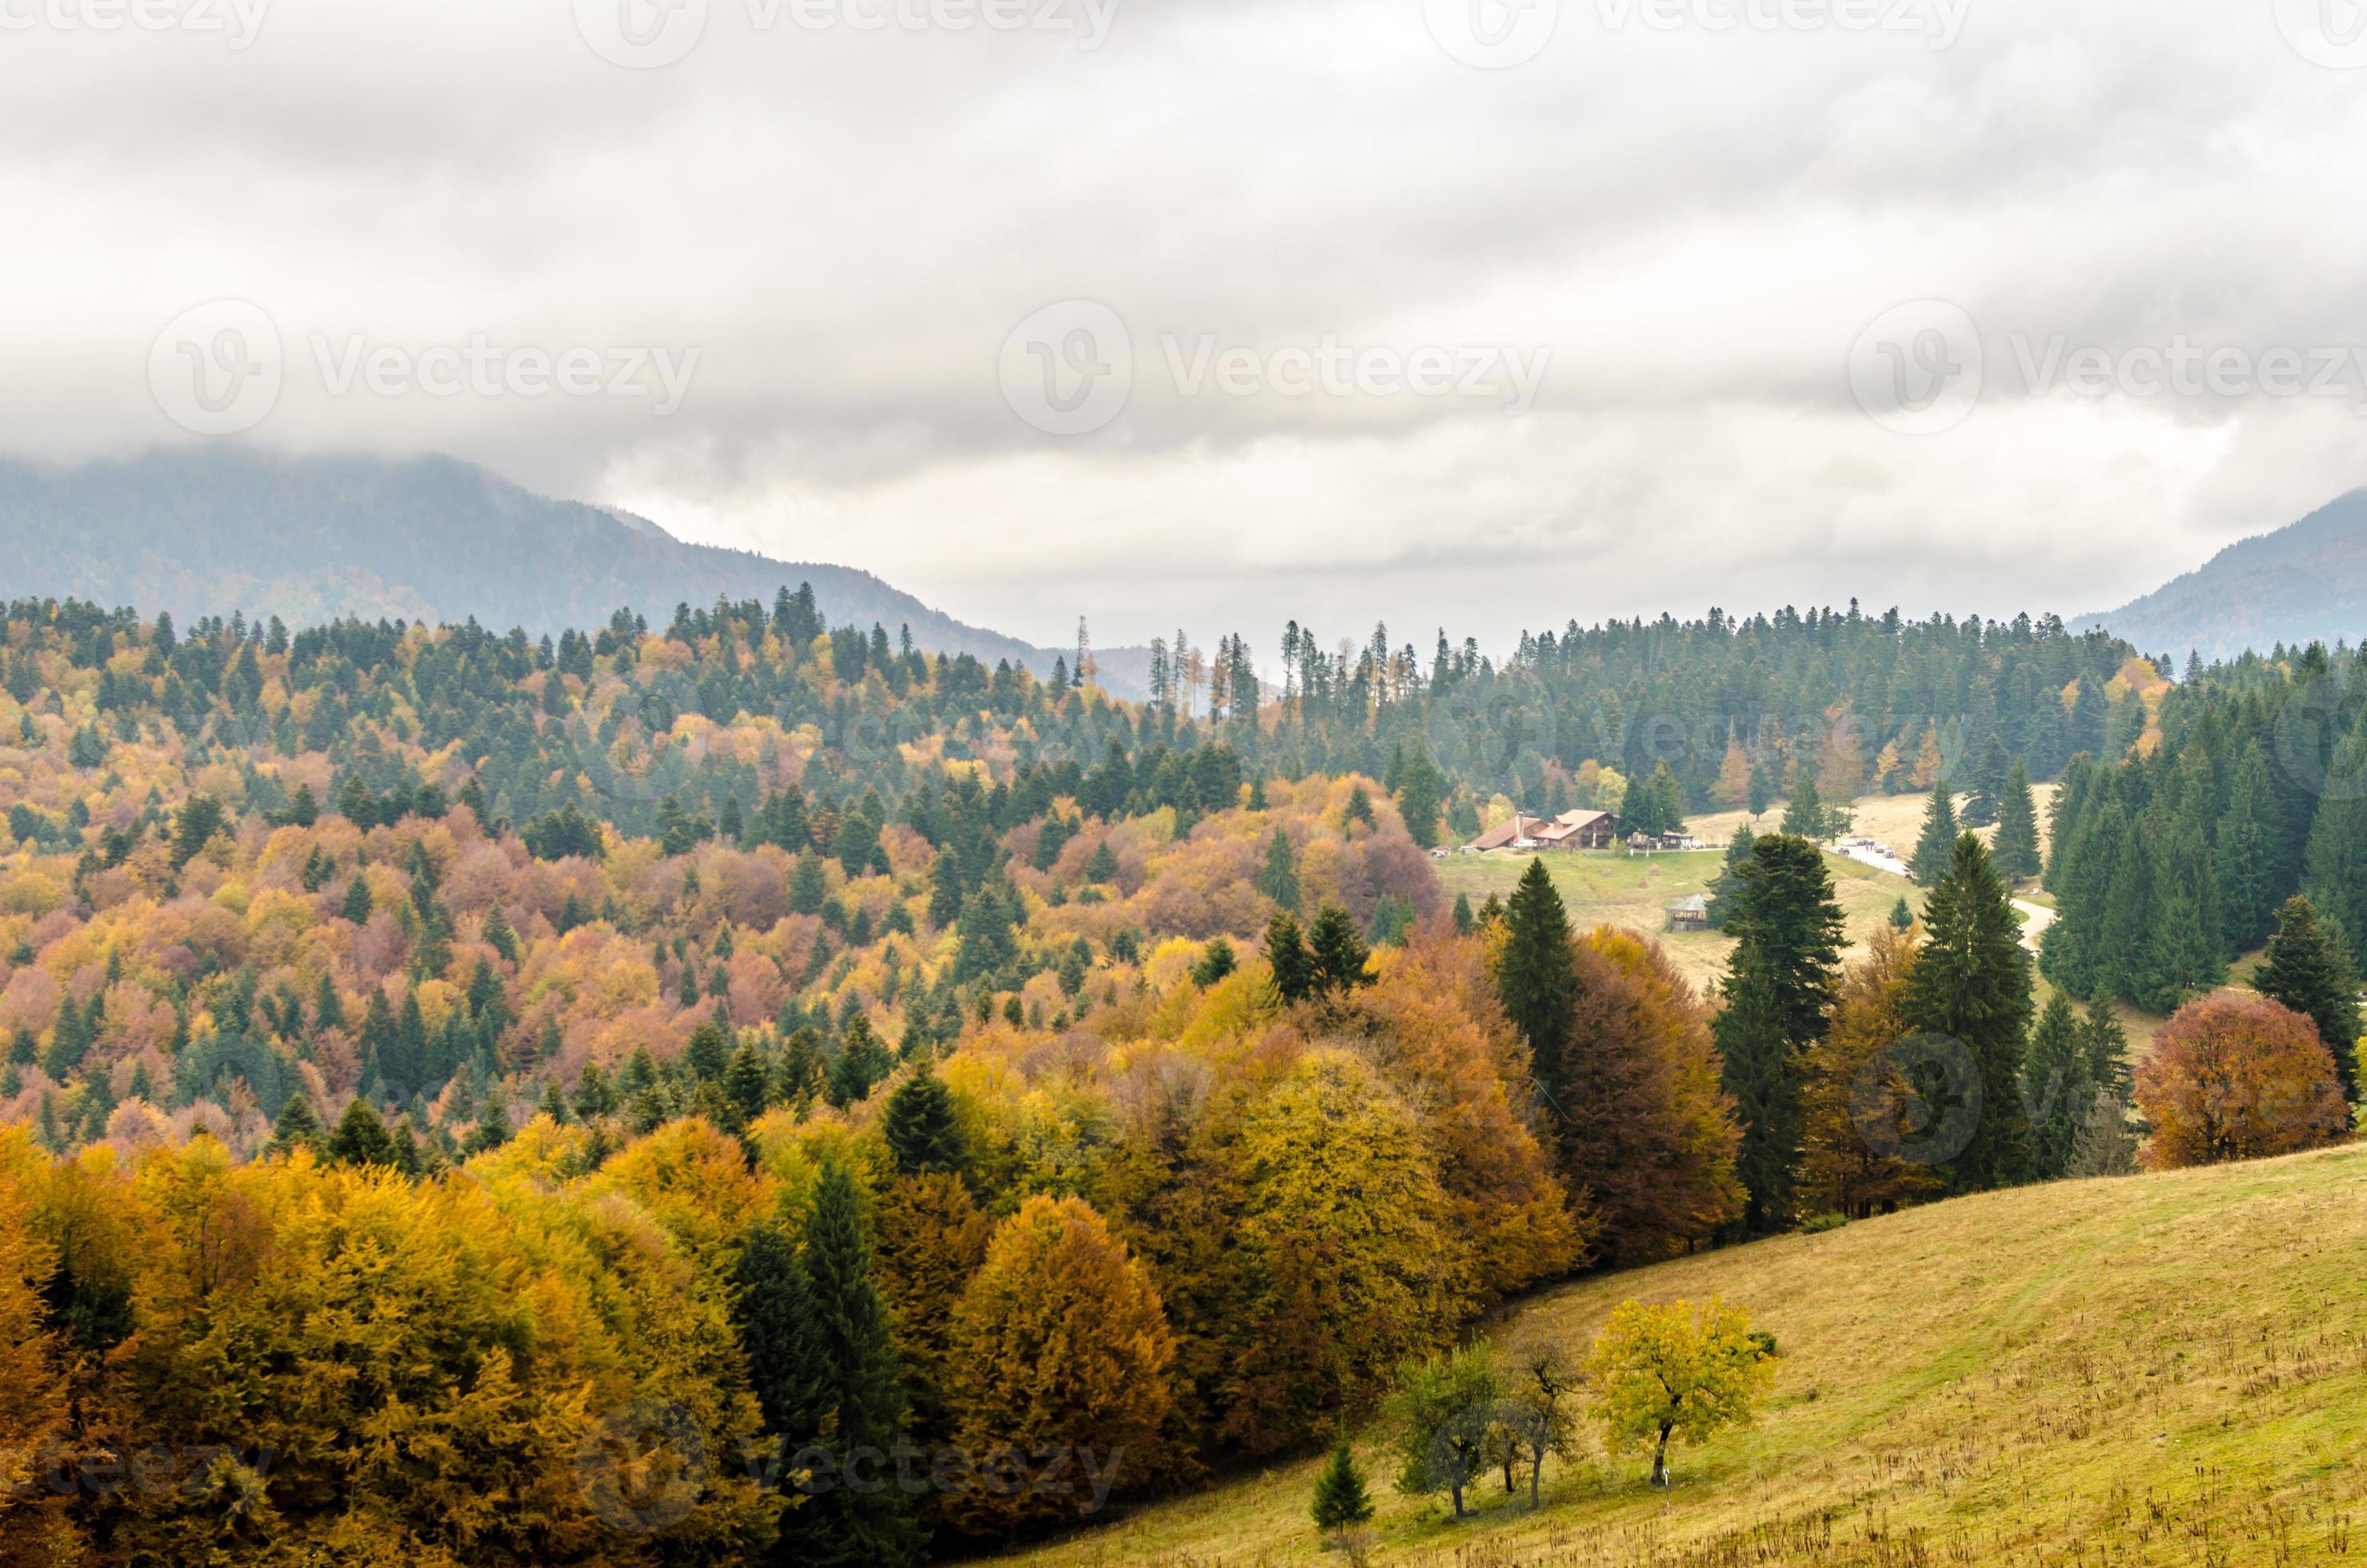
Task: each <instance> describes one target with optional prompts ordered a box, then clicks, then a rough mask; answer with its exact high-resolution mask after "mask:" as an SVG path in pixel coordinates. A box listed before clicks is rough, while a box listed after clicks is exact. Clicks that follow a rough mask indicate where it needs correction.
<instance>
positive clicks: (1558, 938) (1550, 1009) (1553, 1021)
mask: <svg viewBox="0 0 2367 1568" xmlns="http://www.w3.org/2000/svg"><path fill="white" fill-rule="evenodd" d="M1504 922H1505V935H1504V951H1503V957H1502V958H1501V960H1500V961H1499V962H1498V965H1497V969H1496V987H1497V991H1498V994H1500V995H1501V997H1502V998H1503V1003H1504V1013H1505V1016H1506V1017H1510V1018H1511V1019H1512V1027H1513V1028H1517V1029H1519V1030H1520V1031H1521V1038H1522V1039H1523V1040H1527V1041H1528V1042H1529V1060H1530V1062H1531V1069H1530V1070H1531V1072H1532V1073H1533V1074H1535V1078H1536V1082H1537V1085H1538V1086H1539V1087H1540V1088H1542V1089H1543V1090H1544V1091H1545V1093H1546V1099H1547V1100H1548V1101H1549V1102H1550V1103H1552V1104H1554V1105H1555V1106H1556V1107H1557V1108H1558V1107H1559V1104H1560V1099H1559V1096H1560V1094H1561V1090H1562V1083H1561V1061H1562V1052H1563V1051H1564V1049H1565V1048H1566V1047H1567V1046H1568V1045H1569V1030H1570V1024H1571V1020H1572V1017H1573V1016H1574V1010H1575V1008H1576V1007H1577V1006H1578V971H1577V967H1576V963H1575V960H1573V959H1572V958H1571V957H1570V951H1569V938H1570V929H1569V911H1568V910H1567V909H1565V908H1564V907H1563V905H1562V902H1561V894H1560V893H1558V892H1555V891H1554V885H1553V878H1552V877H1550V876H1548V875H1547V874H1546V864H1545V862H1544V861H1543V860H1540V859H1532V860H1531V861H1530V862H1529V869H1527V870H1526V871H1524V872H1523V873H1522V874H1521V885H1520V886H1519V887H1518V888H1516V889H1514V890H1513V892H1512V902H1511V903H1507V904H1506V905H1505V906H1504Z"/></svg>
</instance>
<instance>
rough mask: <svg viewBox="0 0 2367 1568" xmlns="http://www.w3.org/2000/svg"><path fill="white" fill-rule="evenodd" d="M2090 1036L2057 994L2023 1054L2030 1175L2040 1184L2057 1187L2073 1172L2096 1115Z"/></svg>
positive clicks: (2065, 999)
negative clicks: (2060, 1178)
mask: <svg viewBox="0 0 2367 1568" xmlns="http://www.w3.org/2000/svg"><path fill="white" fill-rule="evenodd" d="M2085 1035H2086V1031H2085V1030H2084V1029H2083V1028H2081V1026H2080V1023H2079V1017H2078V1014H2077V1013H2075V1012H2073V1011H2072V1009H2071V999H2070V998H2069V997H2068V996H2066V995H2065V994H2063V993H2062V992H2060V991H2057V992H2056V993H2055V994H2054V995H2052V996H2050V997H2048V998H2047V1001H2046V1011H2045V1012H2044V1013H2043V1014H2041V1015H2040V1017H2039V1019H2038V1027H2037V1028H2033V1029H2032V1030H2031V1031H2030V1046H2029V1049H2028V1050H2027V1051H2024V1052H2023V1053H2022V1108H2023V1110H2024V1112H2025V1113H2026V1114H2027V1115H2028V1116H2029V1118H2030V1174H2031V1175H2032V1176H2033V1177H2035V1178H2036V1179H2038V1180H2040V1181H2053V1180H2055V1179H2056V1177H2058V1176H2063V1175H2064V1174H2065V1173H2066V1172H2067V1171H2068V1170H2069V1169H2070V1168H2071V1154H2072V1151H2073V1150H2074V1149H2075V1148H2076V1147H2077V1146H2078V1142H2079V1134H2080V1131H2082V1130H2083V1129H2084V1128H2086V1126H2087V1125H2088V1118H2089V1117H2090V1115H2091V1114H2093V1112H2094V1110H2095V1105H2096V1085H2095V1084H2094V1083H2093V1082H2092V1081H2091V1080H2090V1077H2089V1075H2088V1052H2087V1049H2086V1046H2087V1041H2086V1038H2085Z"/></svg>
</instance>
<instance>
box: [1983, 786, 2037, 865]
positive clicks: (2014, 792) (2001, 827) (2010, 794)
mask: <svg viewBox="0 0 2367 1568" xmlns="http://www.w3.org/2000/svg"><path fill="white" fill-rule="evenodd" d="M1990 853H1991V854H1992V855H1994V856H1995V857H1996V858H1997V865H1998V870H1999V874H2001V875H2002V876H2004V877H2005V879H2006V880H2007V881H2010V882H2026V881H2030V880H2031V879H2032V878H2033V877H2035V876H2037V875H2038V873H2039V872H2040V871H2041V870H2043V869H2044V862H2043V861H2042V860H2041V859H2040V858H2039V855H2038V802H2037V801H2036V800H2035V799H2033V796H2032V794H2031V790H2030V770H2029V769H2028V768H2026V767H2023V766H2022V758H2020V757H2015V758H2014V759H2013V767H2011V768H2010V769H2008V770H2007V772H2006V776H2005V793H2004V794H2003V795H2002V796H2000V797H1999V801H1998V832H1997V845H1996V847H1995V848H1993V849H1992V850H1991V851H1990Z"/></svg>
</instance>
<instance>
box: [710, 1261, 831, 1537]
mask: <svg viewBox="0 0 2367 1568" xmlns="http://www.w3.org/2000/svg"><path fill="white" fill-rule="evenodd" d="M731 1318H732V1326H733V1327H734V1328H736V1329H737V1330H738V1331H739V1335H740V1348H741V1353H742V1355H744V1356H745V1357H746V1358H747V1359H748V1383H749V1387H750V1389H751V1390H752V1391H753V1392H754V1393H755V1395H756V1404H757V1408H758V1409H759V1410H761V1411H762V1412H763V1413H764V1431H765V1434H766V1436H767V1437H770V1438H771V1440H772V1444H773V1448H774V1453H773V1454H772V1455H771V1456H770V1458H771V1459H772V1460H777V1461H778V1462H779V1463H780V1465H781V1467H782V1469H783V1471H785V1472H786V1471H787V1468H788V1465H789V1461H790V1460H793V1459H794V1458H795V1457H796V1456H797V1454H798V1451H799V1450H800V1449H804V1448H805V1447H806V1446H807V1445H808V1444H810V1443H811V1442H813V1441H815V1440H816V1439H817V1438H819V1437H821V1430H822V1426H823V1424H824V1422H825V1421H826V1420H827V1419H828V1418H829V1416H830V1415H831V1412H832V1393H833V1388H832V1378H831V1369H830V1366H829V1364H828V1362H826V1361H825V1360H824V1359H823V1356H824V1351H823V1347H822V1338H821V1325H820V1324H819V1323H818V1321H817V1313H816V1311H815V1303H814V1295H813V1286H812V1283H811V1282H810V1280H809V1279H808V1278H807V1277H806V1266H805V1260H804V1258H803V1257H801V1256H798V1249H797V1248H796V1247H795V1246H794V1245H792V1244H790V1242H789V1239H788V1238H787V1236H785V1235H783V1234H782V1233H780V1231H779V1230H777V1229H776V1228H775V1227H774V1226H772V1225H769V1224H766V1223H765V1222H764V1221H757V1222H756V1223H755V1224H753V1225H752V1226H750V1227H749V1230H748V1238H747V1242H746V1244H744V1245H743V1246H742V1248H741V1250H740V1262H739V1266H738V1267H736V1268H735V1269H734V1270H733V1273H732V1296H731ZM824 1523H825V1521H824V1519H823V1516H822V1512H821V1510H819V1509H817V1508H815V1507H814V1506H813V1505H812V1503H811V1502H810V1500H805V1499H800V1500H799V1503H798V1506H796V1507H792V1508H790V1509H788V1510H787V1511H786V1512H785V1513H783V1514H782V1516H781V1533H780V1536H779V1538H778V1540H776V1541H775V1543H774V1546H773V1550H772V1551H771V1553H770V1555H769V1557H768V1559H767V1561H768V1562H773V1563H776V1564H780V1565H781V1568H787V1565H789V1564H792V1563H803V1562H814V1561H818V1560H819V1553H818V1551H817V1549H818V1548H820V1549H828V1548H830V1547H832V1545H834V1544H835V1543H832V1542H831V1541H830V1540H828V1539H827V1531H826V1530H825V1529H824V1528H821V1527H822V1526H823V1525H824Z"/></svg>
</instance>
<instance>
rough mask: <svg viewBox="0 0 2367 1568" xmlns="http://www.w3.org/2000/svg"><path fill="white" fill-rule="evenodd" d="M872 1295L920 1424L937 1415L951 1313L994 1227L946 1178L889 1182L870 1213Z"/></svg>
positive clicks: (937, 1174)
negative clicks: (890, 1320)
mask: <svg viewBox="0 0 2367 1568" xmlns="http://www.w3.org/2000/svg"><path fill="white" fill-rule="evenodd" d="M871 1226H872V1231H873V1254H872V1256H873V1258H874V1260H875V1262H876V1264H877V1266H878V1274H879V1294H880V1295H881V1297H882V1298H884V1299H885V1300H886V1301H887V1303H888V1311H889V1314H890V1315H891V1316H893V1317H894V1319H895V1321H896V1342H897V1346H898V1347H899V1348H900V1350H901V1351H902V1352H903V1355H904V1365H905V1369H906V1371H907V1373H908V1374H909V1376H910V1380H911V1382H912V1393H913V1396H914V1397H913V1403H914V1406H915V1409H916V1411H917V1412H918V1413H919V1414H920V1415H922V1416H923V1418H924V1419H925V1418H928V1417H931V1416H933V1415H934V1414H935V1413H937V1412H938V1411H940V1410H942V1408H943V1406H944V1403H945V1392H946V1384H947V1382H948V1381H949V1379H948V1373H949V1372H950V1370H951V1368H952V1364H953V1341H954V1308H955V1305H956V1303H957V1302H958V1301H960V1300H961V1297H962V1292H963V1290H965V1289H966V1288H967V1287H968V1284H969V1279H970V1276H971V1275H973V1274H974V1273H976V1272H977V1271H978V1267H979V1265H980V1264H981V1263H982V1262H984V1261H985V1259H986V1247H987V1240H988V1238H989V1236H991V1234H992V1233H993V1230H994V1222H993V1221H992V1220H991V1219H990V1218H989V1217H988V1216H987V1215H986V1214H985V1213H984V1212H983V1211H981V1210H980V1208H979V1206H978V1201H977V1199H973V1198H972V1197H971V1196H970V1194H969V1188H968V1187H967V1186H965V1185H964V1184H963V1182H962V1178H961V1177H960V1176H957V1175H955V1174H953V1173H952V1172H950V1171H934V1172H930V1173H927V1174H924V1175H919V1176H893V1177H891V1178H889V1181H888V1182H887V1184H886V1185H885V1186H884V1187H881V1188H880V1190H879V1195H878V1199H876V1200H875V1201H874V1202H873V1204H872V1207H871Z"/></svg>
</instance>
